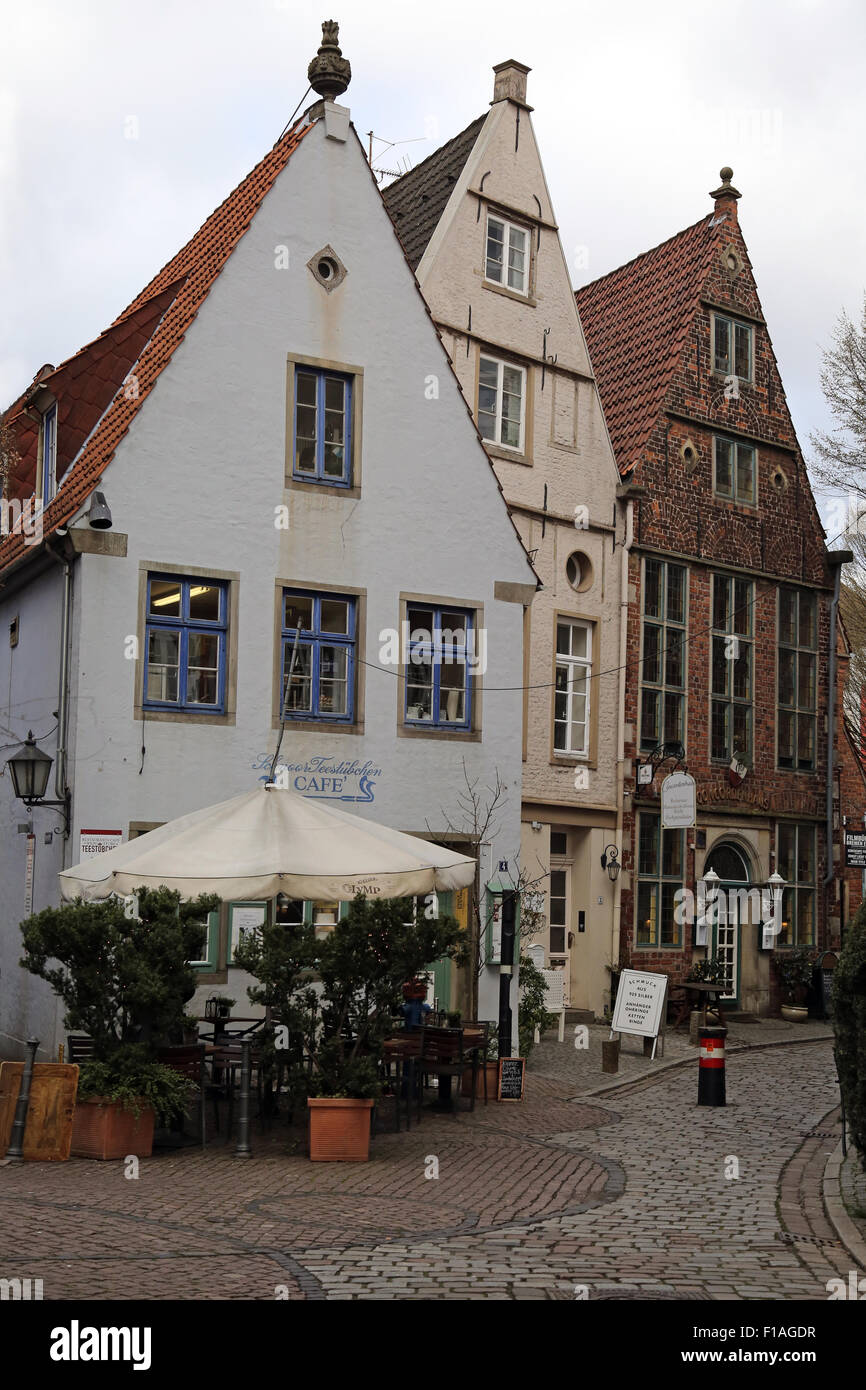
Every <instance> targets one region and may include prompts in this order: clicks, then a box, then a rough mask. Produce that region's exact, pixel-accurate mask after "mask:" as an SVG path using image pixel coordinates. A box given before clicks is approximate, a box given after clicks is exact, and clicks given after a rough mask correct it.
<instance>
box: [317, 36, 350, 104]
mask: <svg viewBox="0 0 866 1390" xmlns="http://www.w3.org/2000/svg"><path fill="white" fill-rule="evenodd" d="M339 35H340V26H339V24H338V23H337V21H336V20H335V19H326V20H324V21H323V23H322V46H321V48H320V49H319V51H318V53H317V54H316V56H315V58H314V59H313V61H312V62H311V63H310V66H309V67H308V68H307V76H308V78H309V79H310V86H311V87H312V89H313V91H314V92H318V94H319V96H320V97H322V98H323V100H325V101H333V100H334V99H335V98H336V97H338V96H341V95H342V93H343V92H345V90H346V88H347V87H348V85H349V83H350V82H351V80H352V68H351V64H350V63H349V61H348V59H346V58H344V57H343V55H342V53H341V51H340V45H339V42H338V40H339Z"/></svg>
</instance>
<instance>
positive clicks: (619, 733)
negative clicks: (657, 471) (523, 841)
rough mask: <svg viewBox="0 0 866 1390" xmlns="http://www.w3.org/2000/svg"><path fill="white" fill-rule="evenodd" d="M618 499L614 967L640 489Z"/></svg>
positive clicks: (621, 490)
mask: <svg viewBox="0 0 866 1390" xmlns="http://www.w3.org/2000/svg"><path fill="white" fill-rule="evenodd" d="M616 491H617V497H618V498H620V500H622V501H625V504H626V511H625V538H624V540H623V545H622V555H621V557H620V591H619V692H618V702H617V703H618V708H617V728H616V752H617V758H616V831H615V834H614V841H615V844H616V848H617V852H618V855H619V863H620V877H618V878H617V880H616V887H615V888H614V894H613V919H612V922H611V938H610V959H611V964H612V965H613V966H616V965H617V964H618V962H619V946H620V938H621V933H622V877H621V875H622V841H623V818H624V810H625V678H626V656H627V650H628V648H627V639H628V557H629V552H630V551H631V548H632V546H633V544H634V497H635V496H636V495H638V494H639V492H642V491H643V489H642V488H640V489H636V488H635V487H634V486H633V485H629V484H624V485H622V484H621V485H620V486H618V487H617V490H616Z"/></svg>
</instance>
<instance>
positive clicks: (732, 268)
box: [722, 246, 743, 278]
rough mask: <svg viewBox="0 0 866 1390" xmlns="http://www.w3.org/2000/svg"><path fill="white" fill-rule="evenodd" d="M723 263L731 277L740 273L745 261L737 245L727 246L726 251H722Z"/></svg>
mask: <svg viewBox="0 0 866 1390" xmlns="http://www.w3.org/2000/svg"><path fill="white" fill-rule="evenodd" d="M722 264H723V266H724V267H725V270H726V271H727V273H728V275H730V276H731V278H733V277H734V276H735V275H739V273H740V271H741V270H742V268H743V262H742V260H741V258H740V253H739V251H738V250H737V248H736V246H726V247H725V249H724V251H723V252H722Z"/></svg>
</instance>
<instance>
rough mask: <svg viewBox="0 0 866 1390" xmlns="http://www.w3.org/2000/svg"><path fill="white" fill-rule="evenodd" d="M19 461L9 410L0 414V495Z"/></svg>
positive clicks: (19, 456)
mask: <svg viewBox="0 0 866 1390" xmlns="http://www.w3.org/2000/svg"><path fill="white" fill-rule="evenodd" d="M20 461H21V455H20V453H19V451H18V440H17V439H16V436H15V431H14V430H13V428H12V426H11V424H10V423H9V412H8V411H6V412H5V413H3V414H0V497H5V496H6V492H7V489H8V487H9V479H10V477H11V476H12V473H13V470H14V469H15V468H16V467H17V466H18V464H19V463H20Z"/></svg>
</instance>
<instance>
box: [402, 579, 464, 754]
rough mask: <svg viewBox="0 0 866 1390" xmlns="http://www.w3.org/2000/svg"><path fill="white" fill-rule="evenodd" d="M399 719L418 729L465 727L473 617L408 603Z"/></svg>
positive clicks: (454, 611) (449, 610)
mask: <svg viewBox="0 0 866 1390" xmlns="http://www.w3.org/2000/svg"><path fill="white" fill-rule="evenodd" d="M406 618H407V623H408V631H409V642H408V650H407V653H406V655H407V661H408V664H407V667H406V698H405V706H404V722H405V723H406V724H408V725H411V726H413V727H418V728H428V729H469V728H471V721H472V675H471V671H470V660H473V659H475V657H476V655H477V654H476V652H475V624H474V615H473V614H472V613H470V612H468V611H467V610H465V609H458V608H440V607H437V606H433V605H427V604H418V603H410V604H408V605H407V609H406Z"/></svg>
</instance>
